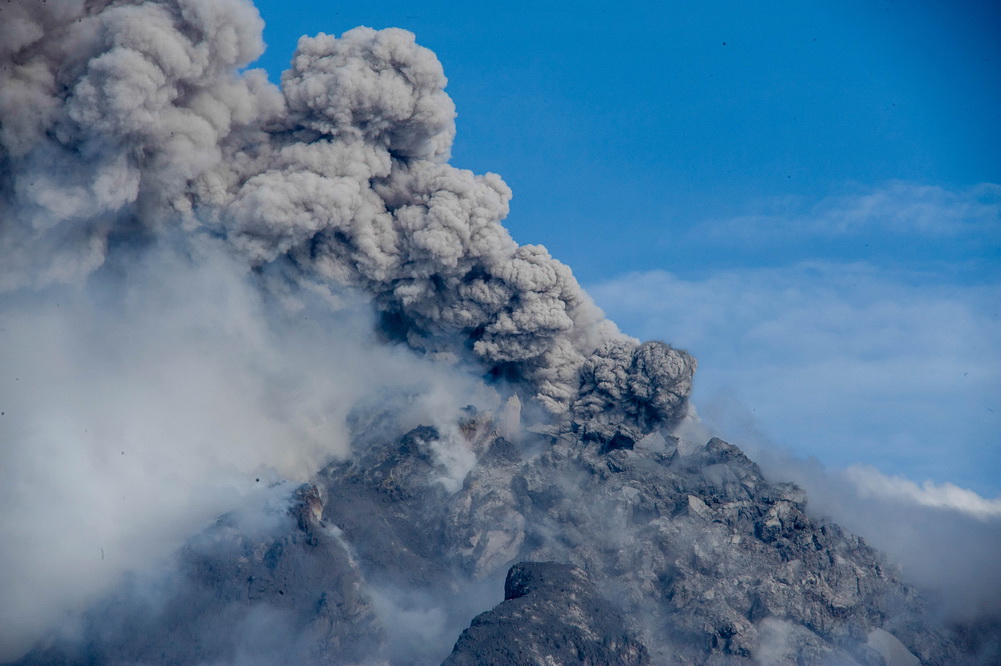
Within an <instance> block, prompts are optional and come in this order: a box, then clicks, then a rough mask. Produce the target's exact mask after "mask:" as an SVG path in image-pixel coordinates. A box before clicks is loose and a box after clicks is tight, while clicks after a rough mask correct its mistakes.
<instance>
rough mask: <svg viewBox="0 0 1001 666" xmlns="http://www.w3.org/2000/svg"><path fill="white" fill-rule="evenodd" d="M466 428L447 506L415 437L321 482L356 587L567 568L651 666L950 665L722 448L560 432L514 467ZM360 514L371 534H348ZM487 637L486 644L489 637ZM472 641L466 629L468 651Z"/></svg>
mask: <svg viewBox="0 0 1001 666" xmlns="http://www.w3.org/2000/svg"><path fill="white" fill-rule="evenodd" d="M477 419H480V421H479V422H477ZM466 425H467V428H468V430H469V431H470V432H476V433H478V434H477V435H476V436H475V437H472V438H471V439H470V446H471V447H472V448H473V449H474V450H475V451H476V453H477V454H478V462H477V464H476V465H475V466H474V467H473V469H472V470H471V471H470V472H469V473H468V475H467V476H466V479H465V481H464V484H463V487H462V488H461V489H460V490H459V491H457V492H455V493H451V494H450V493H448V492H445V491H444V489H442V488H441V487H440V486H436V485H435V484H434V483H433V482H431V481H430V480H429V479H430V478H431V477H432V476H433V464H432V462H430V458H429V457H426V460H427V462H425V463H424V464H423V465H420V464H418V463H416V462H415V456H414V453H413V450H412V446H411V445H409V444H408V441H412V439H413V437H414V436H415V435H416V434H417V432H416V431H415V432H414V433H411V434H410V435H408V436H407V437H406V438H404V440H403V446H382V447H376V448H375V449H374V450H372V451H370V452H368V453H367V454H366V455H364V456H362V458H361V462H360V463H359V462H356V463H352V464H342V465H336V466H333V467H331V468H329V469H328V470H326V471H325V472H324V474H323V475H322V479H323V487H324V489H325V495H326V497H327V498H328V505H327V508H326V513H325V517H326V518H327V519H328V520H330V521H331V522H333V523H336V524H338V525H340V527H341V528H342V529H343V530H344V533H345V536H346V538H347V539H348V540H349V541H350V542H351V543H352V544H353V545H354V547H355V548H356V549H357V551H358V553H359V557H360V559H361V560H362V561H364V562H366V563H367V566H368V568H367V569H366V575H367V576H370V577H376V578H378V577H384V576H385V577H389V578H392V579H393V580H394V582H395V583H397V584H400V585H411V586H421V585H426V584H428V583H430V582H431V581H432V580H433V579H434V576H435V573H434V572H437V573H438V574H439V575H445V576H447V577H449V578H451V580H452V581H453V582H454V581H462V580H476V579H480V578H484V577H490V576H496V575H497V574H498V573H499V571H503V570H505V569H506V568H507V567H509V566H510V565H511V564H512V563H513V562H517V561H523V560H529V561H550V562H561V563H565V564H569V565H573V566H575V567H577V568H579V569H580V570H582V571H583V572H585V573H586V575H587V576H588V577H589V578H590V579H591V580H593V581H594V583H595V584H596V586H597V588H598V590H599V591H600V593H601V594H603V595H604V596H605V597H606V598H607V599H608V601H609V603H611V604H612V605H613V606H614V607H616V608H618V609H619V610H620V611H621V612H622V614H623V616H624V617H625V618H626V619H625V623H626V626H627V629H628V630H629V631H631V632H633V633H634V634H635V635H636V636H637V637H638V638H639V640H640V642H642V643H643V644H644V645H645V646H646V648H647V649H648V650H649V654H650V657H651V658H652V660H653V661H654V662H655V663H753V662H755V661H761V660H765V661H769V662H771V663H796V662H797V661H805V662H809V663H817V662H824V661H834V662H837V663H844V664H852V663H860V664H867V663H880V659H881V657H880V655H879V654H878V653H877V652H876V651H875V650H874V649H873V648H872V647H871V646H869V645H868V644H867V637H868V636H869V634H870V632H871V631H873V630H874V629H882V630H885V631H886V632H888V633H889V634H891V635H892V636H895V637H896V638H897V639H899V640H900V641H901V642H902V644H903V645H905V646H906V647H907V649H908V650H909V651H911V652H913V654H915V655H917V656H918V657H919V658H920V659H921V660H922V661H923V662H925V663H951V662H952V661H954V659H955V658H956V652H955V649H954V648H953V647H952V646H951V645H950V643H949V641H948V640H947V639H946V638H945V637H944V636H943V635H942V634H941V633H939V632H937V631H936V630H934V629H932V628H929V627H928V626H927V625H926V624H925V623H924V622H923V621H922V619H921V612H922V608H921V602H920V600H919V598H918V597H917V594H916V593H915V591H914V590H912V589H910V588H908V587H907V586H905V585H903V584H902V583H901V582H900V581H899V580H898V578H897V576H896V574H895V573H894V571H893V570H892V569H890V568H889V567H888V566H887V565H886V563H884V562H883V561H882V559H881V558H880V556H879V555H878V553H876V552H875V551H874V550H873V549H872V548H870V547H869V546H867V545H866V544H865V543H864V542H863V541H862V540H861V539H859V538H858V537H855V536H853V535H851V534H848V533H846V532H845V531H844V530H842V529H841V528H839V527H838V526H836V525H832V524H819V523H817V522H816V521H814V520H812V519H811V518H809V517H808V516H807V515H806V514H805V513H804V508H805V500H806V498H805V496H804V494H803V492H802V491H801V490H800V489H799V488H797V487H795V486H793V485H791V484H773V483H769V482H768V481H767V480H765V479H764V477H763V476H762V474H761V471H760V469H759V468H758V467H757V466H756V465H755V464H754V463H752V462H751V461H750V460H748V459H747V458H746V457H745V456H744V454H743V453H742V452H741V451H740V450H739V449H738V448H736V447H734V446H732V445H730V444H727V443H726V442H723V441H721V440H718V439H714V440H712V441H710V442H709V443H708V444H707V445H705V446H694V445H691V444H687V443H684V442H679V441H678V440H676V439H673V438H670V437H666V438H665V437H662V436H660V435H657V436H651V437H648V438H645V439H640V440H639V441H637V440H636V438H635V437H633V436H631V435H630V434H629V433H621V432H620V433H616V434H614V435H613V436H611V437H607V436H602V435H593V434H588V433H585V432H583V431H582V430H583V429H582V428H579V427H578V428H576V432H575V428H574V427H572V426H570V427H566V428H564V429H563V430H564V431H563V432H557V433H555V434H552V435H550V436H548V437H546V438H545V439H546V441H545V442H543V443H542V446H541V453H538V454H536V455H525V456H524V457H523V454H522V452H521V449H519V448H518V447H515V446H514V445H512V444H511V443H509V442H507V441H506V440H504V439H503V438H500V437H497V436H495V433H491V432H489V430H490V428H489V418H488V417H485V416H483V415H480V416H478V417H474V418H473V419H471V423H469V424H466ZM420 435H421V437H422V438H423V439H425V440H426V439H434V438H436V437H438V434H437V433H436V432H434V431H432V430H430V429H427V430H423V431H422V432H421V433H420ZM408 438H409V439H408ZM359 498H361V499H359ZM359 502H364V506H365V507H366V508H367V509H368V510H370V511H372V512H373V513H375V514H377V516H378V517H376V518H367V519H366V522H368V523H371V522H372V520H378V521H380V522H379V525H380V528H379V529H376V530H371V529H368V527H367V526H366V525H363V524H361V522H360V521H359V519H358V518H357V517H352V516H357V515H358V514H357V512H353V511H351V510H349V507H350V506H358V503H359ZM376 507H386V508H387V509H386V510H383V509H376ZM388 535H392V536H388ZM389 539H392V540H393V541H392V543H389V542H388V541H387V540H389ZM389 550H392V551H393V552H394V553H396V554H395V555H393V556H392V557H390V556H388V555H387V554H386V553H387V551H389ZM366 553H372V557H366V555H365V554H366ZM403 562H405V563H406V564H405V565H402V566H401V564H400V563H403ZM363 566H366V565H363ZM442 572H447V573H445V574H442ZM539 594H542V595H543V596H544V593H539ZM553 603H557V601H555V600H554V601H553ZM544 607H545V605H544V604H543V605H540V606H539V608H544ZM498 612H500V608H498ZM540 612H542V611H540ZM502 615H503V616H504V617H505V620H504V623H505V624H504V626H513V624H512V623H513V620H511V619H510V618H508V617H507V616H506V611H505V612H504V613H502ZM489 617H498V616H497V615H494V616H489ZM536 621H538V622H540V623H541V622H542V621H541V620H538V618H536V620H532V622H536ZM549 621H550V622H557V623H558V622H560V621H561V616H560V614H559V613H555V612H554V613H553V615H552V616H551V617H550V618H549ZM490 626H491V627H492V628H491V630H490V631H491V635H492V636H493V637H494V638H493V639H491V640H492V641H493V643H492V644H499V642H500V639H499V638H498V636H499V632H500V631H501V630H500V629H498V628H497V627H496V626H494V625H493V624H491V625H490ZM522 629H523V630H524V629H525V628H524V627H523V628H522ZM484 630H485V629H484V625H483V623H482V622H481V623H480V625H478V628H477V629H476V631H475V632H474V634H476V635H477V636H479V635H481V634H482V633H483V631H484ZM511 636H512V640H514V638H513V637H515V636H519V638H518V640H519V641H522V642H523V637H522V636H521V634H520V633H519V632H517V631H512V633H511ZM470 640H471V639H470ZM519 644H521V643H519ZM491 649H493V648H491ZM525 649H526V650H527V649H528V648H527V647H526V648H525ZM537 649H538V650H540V651H543V652H544V651H545V650H546V649H548V647H546V646H545V644H540V645H539V646H537ZM463 650H464V651H463V652H462V654H470V652H469V649H468V646H467V647H465V648H463ZM526 654H528V653H526ZM532 654H535V653H532ZM525 663H532V662H531V661H526V662H525Z"/></svg>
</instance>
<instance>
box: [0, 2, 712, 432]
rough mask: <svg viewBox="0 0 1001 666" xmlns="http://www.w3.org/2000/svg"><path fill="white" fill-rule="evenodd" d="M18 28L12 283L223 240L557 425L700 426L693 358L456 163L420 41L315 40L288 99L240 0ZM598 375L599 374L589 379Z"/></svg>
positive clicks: (297, 68)
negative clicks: (619, 316)
mask: <svg viewBox="0 0 1001 666" xmlns="http://www.w3.org/2000/svg"><path fill="white" fill-rule="evenodd" d="M2 18H3V20H2V22H0V60H2V63H3V70H2V72H0V77H2V78H0V123H2V124H0V173H2V176H0V178H2V180H0V192H2V198H0V216H2V221H3V224H2V227H0V253H2V256H3V258H4V266H5V268H4V271H3V275H2V276H0V282H2V284H0V286H2V287H3V288H6V289H14V288H18V287H23V286H25V285H45V284H49V283H54V282H72V281H75V280H80V279H82V278H84V277H85V276H86V275H87V274H88V273H90V272H92V271H94V270H96V269H98V268H99V267H101V266H102V265H103V264H105V263H106V262H107V260H108V257H109V254H110V253H114V252H115V251H116V248H119V247H121V246H134V245H135V244H136V243H137V242H141V241H143V240H146V241H148V240H150V239H154V238H156V237H159V236H164V235H171V234H177V233H181V234H183V235H185V236H187V237H188V242H190V243H195V244H197V243H199V242H202V241H207V239H218V238H222V239H224V240H225V241H226V243H227V244H228V246H229V247H230V248H231V251H232V252H233V253H236V254H237V255H238V256H239V257H242V259H243V260H244V261H246V262H247V264H248V265H249V266H251V267H253V268H254V269H255V270H256V271H258V272H259V273H260V274H261V275H262V279H263V281H264V282H265V283H266V285H267V286H268V288H269V289H272V290H274V291H276V292H287V291H288V289H289V288H290V287H292V288H295V287H302V286H308V287H309V288H310V289H311V290H314V291H315V290H317V289H318V290H321V291H329V290H335V291H336V290H337V289H339V288H343V287H350V288H354V289H357V290H360V291H362V292H363V293H366V294H368V295H369V296H370V298H371V299H372V301H373V303H374V304H375V307H376V308H377V309H378V311H379V313H380V315H381V323H382V328H383V332H384V334H385V335H386V336H388V337H389V338H391V339H397V340H405V341H406V343H407V344H409V346H410V347H412V348H413V349H415V350H419V351H421V352H425V353H427V354H429V355H431V356H433V357H435V358H440V359H445V360H472V361H474V362H475V363H477V364H479V365H480V366H481V367H482V369H483V371H485V372H487V373H490V374H492V375H495V376H501V377H504V378H506V379H509V380H513V382H514V383H515V384H516V385H517V386H519V387H520V390H521V391H523V393H524V395H525V397H527V398H530V399H532V400H533V401H534V402H535V403H536V404H538V405H540V406H541V407H543V408H544V410H545V411H547V412H549V413H553V414H562V413H567V412H568V411H570V410H572V412H573V413H575V414H576V415H578V416H581V417H583V418H590V417H594V416H595V415H598V414H603V415H606V416H607V415H610V414H617V415H619V418H618V420H619V421H621V420H622V419H623V418H625V419H627V420H628V421H629V422H631V424H632V425H633V426H635V427H638V428H640V429H641V430H643V429H649V427H650V425H651V424H652V423H656V422H660V421H664V420H671V419H674V418H676V417H678V416H679V415H680V414H681V413H682V411H683V409H684V407H685V401H686V397H687V396H688V394H689V392H690V388H691V378H692V373H693V372H694V369H695V362H694V360H693V359H692V358H691V357H690V356H688V355H687V354H686V353H684V352H682V351H678V350H674V349H671V348H670V347H668V346H667V345H665V344H662V343H646V344H644V345H639V344H638V343H637V342H636V341H635V340H633V339H631V338H629V337H627V336H624V335H623V334H621V333H619V332H618V330H617V328H616V327H615V326H614V324H612V323H611V322H610V321H608V320H606V319H605V318H604V315H603V314H602V313H601V311H600V310H599V309H598V308H597V307H596V306H595V305H594V304H593V302H592V301H591V299H590V298H589V297H588V296H587V294H586V293H584V292H583V291H582V289H581V288H580V285H579V284H578V283H577V281H576V280H575V279H574V277H573V275H572V274H571V272H570V270H569V269H568V268H567V267H566V266H565V265H564V264H562V263H560V262H559V261H557V260H555V259H553V258H552V257H550V255H549V254H548V253H547V251H546V250H545V249H544V248H543V247H541V246H533V245H525V246H518V245H517V244H516V243H515V242H514V241H513V240H512V239H511V237H510V235H509V234H508V232H507V231H506V230H505V228H504V227H503V226H502V225H501V220H502V219H503V218H504V217H505V215H506V214H507V212H508V202H509V200H510V198H511V192H510V190H509V189H508V187H507V186H506V185H505V184H504V182H503V181H502V180H501V179H500V178H499V177H498V176H496V175H494V174H487V175H484V176H477V175H474V174H472V173H471V172H469V171H464V170H461V169H458V168H455V167H452V166H450V165H448V164H447V163H446V160H447V159H448V156H449V151H450V146H451V142H452V138H453V136H454V134H455V125H454V117H455V111H454V107H453V104H452V102H451V100H450V99H449V97H448V95H447V94H446V93H445V92H444V87H445V84H446V79H445V76H444V74H443V73H442V69H441V66H440V64H439V63H438V61H437V59H436V58H435V56H434V54H433V53H432V52H430V51H429V50H427V49H425V48H422V47H420V46H418V45H417V44H415V42H414V37H413V35H411V34H410V33H408V32H406V31H403V30H396V29H390V30H383V31H378V32H377V31H373V30H370V29H367V28H358V29H355V30H352V31H350V32H348V33H346V34H344V35H343V36H342V37H341V38H335V37H332V36H328V35H323V34H321V35H319V36H318V37H315V38H303V39H302V40H301V41H300V43H299V48H298V50H297V51H296V53H295V55H294V57H293V61H292V66H291V68H290V69H289V70H288V71H286V72H285V74H284V75H283V76H282V81H281V88H280V89H279V88H277V87H275V86H273V85H271V84H270V83H268V81H267V80H266V78H265V75H264V73H263V72H261V71H256V70H252V71H247V72H243V73H238V69H239V68H240V67H242V66H244V65H246V64H247V63H248V62H251V61H252V60H253V59H254V58H255V57H256V56H257V55H259V53H260V52H261V50H262V48H263V47H262V42H261V37H260V34H261V28H262V23H261V20H260V18H259V16H258V14H257V12H256V10H255V9H254V8H253V7H252V6H251V5H250V4H249V3H247V2H241V1H240V0H220V1H218V2H215V1H214V2H204V1H202V0H150V1H148V2H109V1H103V0H86V1H82V0H77V1H72V0H64V1H61V2H49V3H38V2H34V1H33V0H20V1H15V2H13V3H7V4H5V5H4V6H3V16H2ZM582 375H583V377H584V380H583V381H582V379H581V378H582Z"/></svg>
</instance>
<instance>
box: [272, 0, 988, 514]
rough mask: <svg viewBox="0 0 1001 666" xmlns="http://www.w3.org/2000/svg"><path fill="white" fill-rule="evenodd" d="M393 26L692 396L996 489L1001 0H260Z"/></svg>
mask: <svg viewBox="0 0 1001 666" xmlns="http://www.w3.org/2000/svg"><path fill="white" fill-rule="evenodd" d="M256 4H257V6H258V8H259V9H260V11H261V14H262V16H263V18H264V20H265V23H266V28H265V40H266V41H267V42H268V44H269V48H268V51H267V53H266V54H265V56H264V57H263V58H262V59H261V60H260V61H259V63H258V66H262V67H265V68H266V69H267V70H268V71H269V74H270V76H271V78H272V80H275V81H277V80H278V77H279V75H280V72H281V70H282V69H284V67H285V66H286V64H287V63H288V60H289V58H290V56H291V54H292V51H293V49H294V46H295V41H296V39H297V38H298V36H300V35H302V34H315V33H317V32H326V33H331V34H340V33H342V32H344V31H345V30H348V29H350V28H352V27H355V26H357V25H368V26H371V27H375V28H382V27H391V26H392V27H402V28H407V29H409V30H411V31H413V32H414V33H415V34H416V35H417V40H418V42H419V43H421V44H422V45H424V46H427V47H428V48H430V49H432V50H433V51H435V53H436V54H437V55H438V57H439V59H440V60H441V62H442V64H443V65H444V68H445V73H446V75H447V76H448V77H449V87H448V92H449V94H450V95H451V96H452V98H453V99H454V100H455V103H456V107H457V109H458V113H459V116H458V120H457V127H458V135H457V138H456V142H455V147H454V150H453V159H452V163H453V164H455V165H456V166H460V167H464V168H468V169H471V170H473V171H476V172H478V173H482V172H486V171H493V172H496V173H499V174H501V175H502V176H503V177H504V179H505V180H506V181H507V182H508V184H509V185H511V187H512V189H513V190H514V193H515V198H514V200H513V202H512V212H511V215H510V217H509V219H508V221H507V225H508V227H509V228H510V229H511V231H512V233H513V235H514V236H515V238H516V239H517V240H518V241H519V242H522V243H541V244H544V245H545V246H546V247H547V248H548V249H549V250H550V251H551V252H552V254H553V255H554V256H556V257H557V258H559V259H561V260H563V261H565V262H566V263H567V264H569V265H570V266H571V267H572V268H573V270H574V272H575V274H576V275H577V276H578V278H579V279H580V280H581V281H582V282H583V283H584V284H585V285H587V286H588V287H589V290H590V291H591V292H592V294H593V295H594V296H595V298H596V300H597V301H598V303H599V305H601V306H602V307H603V308H605V309H606V311H607V312H608V313H609V315H610V316H611V317H612V318H613V319H615V320H616V321H617V322H618V323H619V324H620V326H621V327H622V328H623V329H624V330H625V331H626V332H627V333H630V334H633V335H636V336H639V337H643V338H661V339H665V340H667V341H669V342H673V343H675V344H677V345H678V346H683V347H687V348H689V349H690V350H691V351H693V352H694V353H695V354H696V356H697V357H698V358H699V360H700V370H699V375H698V383H697V385H696V393H695V401H696V405H697V406H698V407H699V409H700V412H702V414H703V416H704V417H705V418H706V419H707V420H708V421H710V422H712V423H714V424H716V425H717V426H718V427H720V428H722V429H724V430H726V431H728V432H730V433H731V436H732V437H733V439H734V440H735V441H737V443H740V441H739V438H740V437H747V438H755V437H756V438H759V439H767V440H769V441H772V442H774V443H776V444H778V445H780V446H781V447H785V448H787V449H789V450H791V451H793V452H794V453H796V454H797V455H800V456H815V457H816V458H818V459H819V460H820V461H821V462H822V463H824V464H827V465H830V466H833V467H842V466H846V465H850V464H853V463H861V464H867V465H873V466H875V467H876V468H877V469H879V470H881V471H882V472H884V473H888V474H899V475H901V476H904V477H907V478H911V479H914V480H917V481H923V480H925V479H930V480H932V481H934V482H937V483H943V482H952V483H956V484H959V485H961V486H964V487H969V488H972V489H974V490H976V491H978V492H980V493H982V494H986V495H988V496H995V495H999V494H1001V342H999V341H1001V315H999V310H1001V264H999V261H998V258H999V256H1001V185H999V184H1001V157H999V156H1001V123H999V122H998V118H999V117H1001V85H999V82H1001V5H998V3H997V2H993V1H976V0H970V1H964V2H958V3H949V2H933V1H931V0H923V1H914V2H887V1H875V0H871V1H867V2H854V1H839V2H812V3H803V2H784V1H783V2H779V1H775V2H766V3H747V2H719V1H710V2H701V3H696V2H670V3H621V4H619V5H609V4H607V3H588V2H583V3H581V2H579V3H573V4H571V3H548V4H546V5H545V6H543V7H541V8H540V7H538V6H536V3H527V2H511V3H504V4H501V5H498V4H490V3H469V2H452V1H449V2H425V3H410V2H398V1H397V2H326V1H324V2H319V1H312V0H306V1H300V2H296V3H288V2H277V1H274V0H258V1H257V2H256Z"/></svg>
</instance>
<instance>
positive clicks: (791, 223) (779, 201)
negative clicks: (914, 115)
mask: <svg viewBox="0 0 1001 666" xmlns="http://www.w3.org/2000/svg"><path fill="white" fill-rule="evenodd" d="M761 207H762V208H763V210H760V211H756V212H754V213H752V214H747V215H742V216H738V217H733V218H728V219H722V220H710V221H706V222H704V223H702V224H700V225H698V226H697V227H696V228H695V230H694V231H693V233H692V236H693V237H695V238H698V239H700V240H710V241H712V242H716V243H721V244H724V245H730V244H734V243H741V242H746V241H748V240H761V241H766V240H778V241H781V242H788V241H789V240H790V239H791V238H804V237H808V238H835V237H844V236H859V235H866V234H872V233H882V234H890V235H899V236H904V235H908V236H911V237H913V236H926V237H932V238H940V239H944V238H948V237H957V236H979V237H981V238H983V237H985V236H990V235H993V238H994V242H995V243H996V242H997V241H998V240H999V234H1001V185H996V184H993V183H981V184H979V185H975V186H972V187H968V188H964V189H956V190H950V189H946V188H943V187H940V186H937V185H922V184H917V183H909V182H903V181H893V182H890V183H886V184H884V185H880V186H878V187H869V188H858V190H857V191H855V192H852V193H849V194H843V195H838V196H830V197H826V198H824V199H822V200H820V201H819V202H810V201H807V200H805V199H803V198H800V197H778V198H774V199H770V200H768V201H765V202H762V204H761Z"/></svg>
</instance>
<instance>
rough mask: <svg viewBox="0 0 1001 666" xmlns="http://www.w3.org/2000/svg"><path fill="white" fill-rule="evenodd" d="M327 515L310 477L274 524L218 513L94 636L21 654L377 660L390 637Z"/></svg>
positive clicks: (101, 660)
mask: <svg viewBox="0 0 1001 666" xmlns="http://www.w3.org/2000/svg"><path fill="white" fill-rule="evenodd" d="M320 512H321V507H320V502H319V495H318V494H317V490H316V488H315V487H314V486H304V487H302V488H300V489H298V490H296V491H295V492H294V493H293V500H292V504H291V506H290V508H288V510H287V511H284V512H278V513H277V514H276V515H270V516H265V518H267V519H268V520H266V521H265V522H264V523H261V522H260V518H261V517H260V516H256V515H255V516H253V520H251V521H248V520H246V519H245V517H243V516H239V515H227V516H224V517H223V518H220V519H219V520H218V521H217V522H216V524H215V525H213V526H212V527H211V528H209V529H208V530H206V531H205V532H203V533H202V534H200V535H198V536H197V537H195V538H193V539H192V540H191V541H190V542H189V543H188V544H187V546H185V548H184V549H183V551H182V552H181V553H180V555H179V560H180V561H179V564H178V569H177V572H176V574H174V575H171V576H168V577H166V578H163V579H157V580H154V581H148V580H143V581H140V580H133V581H130V582H129V583H127V584H126V585H124V586H123V588H122V589H121V590H120V591H119V592H118V593H117V594H116V595H114V596H113V597H111V598H109V599H107V600H106V601H105V602H103V603H101V604H99V605H98V606H97V607H95V608H93V609H92V610H91V611H90V613H89V614H88V617H87V619H86V626H85V627H84V630H83V633H84V635H85V637H86V639H85V640H84V641H82V642H75V641H59V642H56V643H55V644H54V645H51V646H49V647H47V648H45V649H37V650H35V651H34V652H32V653H30V654H29V655H28V656H27V657H25V659H24V660H23V661H22V662H21V663H24V664H38V665H42V664H122V665H124V664H140V663H146V664H193V663H194V664H197V663H239V664H262V665H263V664H304V663H305V664H320V663H369V662H370V660H371V657H372V656H373V655H377V654H378V653H379V652H380V650H381V649H382V646H383V643H384V634H383V632H382V630H381V627H380V626H379V625H378V621H377V619H376V616H375V614H374V612H373V609H372V606H371V604H370V603H369V601H368V599H367V597H366V596H365V594H364V581H363V580H362V577H361V574H360V572H359V570H358V567H357V566H356V565H355V564H354V562H353V561H352V560H351V558H350V557H349V555H348V553H347V551H346V550H345V548H344V546H343V545H342V544H341V543H340V541H339V540H338V538H337V537H336V533H335V532H332V531H331V530H330V529H329V526H327V525H325V524H323V523H322V522H321V520H320Z"/></svg>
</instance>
